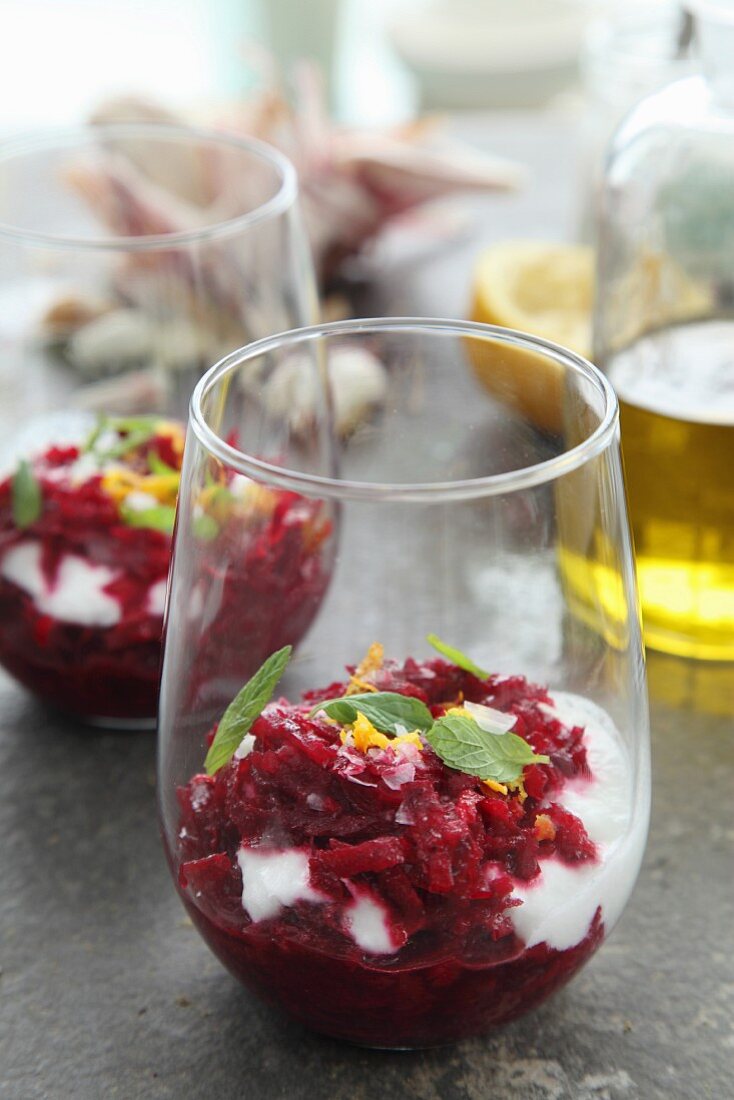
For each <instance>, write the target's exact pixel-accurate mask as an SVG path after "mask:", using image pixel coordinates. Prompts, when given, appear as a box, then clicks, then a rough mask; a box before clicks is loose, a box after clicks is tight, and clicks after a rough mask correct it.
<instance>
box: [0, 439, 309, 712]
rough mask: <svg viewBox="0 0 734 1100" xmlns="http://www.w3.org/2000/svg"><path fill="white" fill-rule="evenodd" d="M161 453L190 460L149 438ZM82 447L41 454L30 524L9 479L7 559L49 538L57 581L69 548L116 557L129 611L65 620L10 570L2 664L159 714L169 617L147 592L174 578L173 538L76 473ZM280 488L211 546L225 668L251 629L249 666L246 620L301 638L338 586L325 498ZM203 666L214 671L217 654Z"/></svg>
mask: <svg viewBox="0 0 734 1100" xmlns="http://www.w3.org/2000/svg"><path fill="white" fill-rule="evenodd" d="M151 451H155V452H156V453H157V455H158V457H159V458H160V459H161V460H162V461H163V462H165V463H166V465H168V466H170V467H172V468H173V469H174V470H176V471H178V470H179V469H180V466H181V454H180V453H179V451H178V450H177V449H175V448H174V446H173V444H172V441H171V439H170V438H169V437H168V436H167V435H156V436H154V437H153V438H152V439H151V440H150V441H149V442H148V443H146V444H144V445H143V446H142V447H140V448H139V449H138V450H137V452H136V456H135V459H134V461H135V462H136V463H138V464H139V465H140V466H141V468H143V469H145V468H146V466H147V461H148V455H149V452H151ZM80 453H81V452H80V449H79V448H78V447H74V446H70V447H51V448H49V449H48V450H47V451H46V452H45V453H44V454H42V455H40V456H37V457H36V458H34V459H33V461H32V466H33V471H34V474H35V477H36V479H37V480H38V482H39V483H40V485H41V489H42V495H43V509H42V512H41V515H40V516H39V518H38V519H37V520H36V521H35V522H34V523H32V524H31V525H30V526H28V527H27V528H24V529H22V530H21V529H19V528H17V527H16V526H15V524H14V522H13V517H12V509H11V492H12V488H11V486H12V479H11V478H10V477H8V478H6V479H5V480H2V481H0V563H1V562H2V558H3V556H4V554H5V553H6V552H7V551H9V550H10V549H11V548H12V547H14V546H16V545H17V544H19V543H22V542H25V541H27V540H33V541H34V542H38V543H40V544H41V554H42V557H41V567H42V570H43V572H44V575H45V577H46V579H47V580H48V582H49V583H51V584H53V582H54V580H55V578H56V575H57V572H58V568H59V565H60V563H61V561H62V559H63V558H64V557H65V556H67V555H69V554H73V555H78V556H79V557H81V558H83V559H84V560H86V561H88V562H90V563H93V564H95V565H106V566H109V567H110V568H113V569H115V570H116V571H118V573H119V575H118V576H117V577H116V578H115V579H114V580H113V581H112V582H111V583H110V584H108V585H107V586H106V587H105V588H104V592H105V593H107V594H108V595H110V596H113V597H115V599H117V601H118V602H119V604H120V611H121V615H120V620H119V622H117V623H116V624H114V625H113V626H109V627H100V626H82V625H79V624H76V623H71V622H66V621H62V620H60V619H57V618H53V617H51V616H50V615H46V614H43V613H41V612H40V611H39V610H38V608H37V606H36V604H35V602H34V599H33V597H32V596H31V595H30V594H28V593H27V592H25V591H24V590H23V589H22V588H20V587H19V586H18V585H16V584H15V583H13V582H12V581H10V580H8V579H6V578H4V577H2V576H1V575H0V664H2V665H3V666H4V667H5V668H6V669H7V670H8V671H9V672H10V673H11V674H12V675H13V676H14V677H15V678H16V679H17V680H18V681H20V683H22V684H23V685H24V686H25V687H27V688H28V689H29V690H30V691H32V692H34V693H35V694H36V695H38V696H39V697H40V698H42V699H44V700H45V701H46V702H49V703H51V704H52V705H54V706H57V707H59V708H60V709H62V710H66V711H68V712H70V713H73V714H77V715H80V716H82V717H85V718H90V719H101V720H105V721H110V722H115V721H121V722H129V721H138V720H146V721H149V720H152V719H154V718H155V715H156V711H157V697H158V679H159V665H160V655H161V633H162V628H163V617H162V615H161V614H155V613H152V611H151V610H149V609H148V608H146V601H147V596H148V593H149V591H150V589H151V587H152V586H153V585H155V584H157V583H158V582H161V581H165V580H166V578H167V575H168V566H169V561H170V554H171V539H170V536H169V535H168V534H166V533H165V532H162V531H159V530H154V529H152V528H147V527H133V526H129V525H128V524H126V523H125V522H123V520H122V519H121V517H120V511H119V508H118V506H117V504H116V502H115V500H114V499H113V498H112V497H111V496H110V495H109V494H108V493H107V492H106V491H105V490H104V489H103V487H102V476H101V475H97V476H92V477H89V478H88V479H87V480H84V481H82V482H81V483H79V482H77V483H75V482H74V481H73V479H72V477H71V476H70V471H71V468H72V466H73V464H74V463H75V462H76V460H77V459H78V458H79V456H80ZM229 477H230V478H231V475H229ZM276 497H277V501H276V504H275V507H274V509H273V511H272V514H269V515H267V516H264V517H262V519H261V520H260V521H258V522H255V523H254V524H253V523H250V524H248V528H247V531H246V532H244V531H243V527H242V523H240V522H236V521H235V522H231V523H228V524H224V525H223V526H222V528H221V530H220V532H219V534H218V535H217V536H216V537H215V538H212V539H210V540H209V541H208V542H206V543H204V544H203V545H204V551H203V556H204V570H205V573H206V576H207V577H208V578H210V579H212V578H214V580H215V581H216V583H218V584H223V596H222V602H221V607H220V610H219V612H218V613H217V615H216V616H215V618H214V621H213V622H212V623H210V624H209V626H208V628H207V631H206V637H205V639H204V641H205V643H206V644H205V646H204V652H211V651H212V650H213V649H216V648H217V646H218V647H219V658H218V659H217V661H216V662H213V663H212V669H213V670H215V669H218V670H220V671H221V668H222V666H223V664H225V663H226V660H227V649H226V645H225V644H224V641H223V640H224V639H226V638H228V637H229V638H238V639H239V642H240V646H239V648H238V651H237V652H238V661H239V664H240V665H241V662H242V656H241V654H242V648H241V641H242V638H243V637H244V636H246V634H245V631H246V630H249V631H250V632H251V635H252V636H253V637H255V636H257V637H259V638H260V637H261V638H263V639H264V640H265V642H264V644H265V645H266V646H267V645H270V644H272V648H280V647H281V646H282V645H285V644H286V643H291V644H295V643H297V642H298V641H300V639H301V637H302V636H303V634H304V633H305V631H306V630H307V629H308V626H309V625H310V623H311V620H312V619H313V616H314V614H315V613H316V610H317V608H318V606H319V603H320V600H321V598H322V596H323V594H324V592H325V590H326V587H327V584H328V580H329V568H328V565H329V562H328V559H327V555H326V554H325V553H324V552H323V549H322V543H327V542H328V540H329V536H330V533H331V527H330V525H329V524H328V523H326V522H323V521H321V520H320V516H319V506H318V505H316V504H314V503H312V502H306V501H304V500H303V498H301V497H298V496H297V495H296V494H294V493H287V492H278V493H276ZM317 519H318V522H317ZM315 531H316V532H317V534H316V535H315V534H314V532H315ZM235 627H236V629H235ZM271 640H272V641H271ZM251 657H252V660H253V661H254V664H255V666H256V665H257V664H258V663H260V662H259V660H258V656H257V653H254V652H253V654H252V655H251ZM200 671H201V672H202V675H206V672H207V662H206V659H205V660H203V661H202V663H201V669H200ZM247 674H249V673H247Z"/></svg>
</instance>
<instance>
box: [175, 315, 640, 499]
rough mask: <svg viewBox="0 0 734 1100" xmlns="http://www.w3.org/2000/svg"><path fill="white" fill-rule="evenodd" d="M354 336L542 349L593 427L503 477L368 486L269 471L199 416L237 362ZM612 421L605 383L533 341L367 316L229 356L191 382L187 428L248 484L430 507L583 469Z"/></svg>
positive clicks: (547, 344) (615, 409)
mask: <svg viewBox="0 0 734 1100" xmlns="http://www.w3.org/2000/svg"><path fill="white" fill-rule="evenodd" d="M361 333H393V334H397V333H414V334H426V333H436V334H442V335H451V336H470V337H471V336H473V337H482V338H484V339H489V338H492V339H495V340H498V341H499V342H501V343H505V344H511V345H514V346H520V347H526V348H529V349H531V350H534V351H540V352H542V353H543V354H544V355H545V356H546V357H547V358H548V359H551V360H555V361H556V362H561V363H563V364H564V365H565V366H567V367H569V368H570V369H571V370H573V371H575V372H576V373H577V374H579V375H582V376H583V377H585V378H586V379H588V380H589V381H591V382H592V383H593V385H594V386H595V387H596V390H597V392H599V393H600V394H601V395H602V397H603V398H604V401H605V409H604V414H603V416H602V418H601V420H600V422H599V424H598V425H597V426H596V428H594V430H593V431H592V432H591V433H590V434H589V435H588V436H587V437H586V438H585V439H584V440H582V442H581V443H578V444H576V445H575V446H573V447H570V448H569V449H568V450H567V451H564V452H563V453H562V454H560V455H556V456H555V457H554V458H551V459H546V460H545V461H543V462H537V463H534V464H532V465H530V466H524V467H522V468H521V469H519V470H510V471H507V472H506V473H500V474H488V475H486V476H484V477H479V478H465V479H458V480H456V481H432V482H412V483H411V482H406V483H401V482H371V481H351V480H348V479H342V478H338V477H325V476H323V475H321V474H309V473H304V472H302V471H299V470H293V469H291V468H289V467H287V466H276V465H274V464H273V463H271V462H265V461H264V460H263V459H259V458H255V457H254V456H253V455H251V454H248V453H247V452H246V451H242V450H240V449H239V448H237V447H233V446H232V445H231V444H230V443H227V442H226V440H224V439H222V437H221V436H220V435H218V434H217V433H216V432H215V431H214V429H213V428H211V427H210V426H209V424H208V423H207V421H206V418H205V416H204V412H203V408H202V405H203V402H204V400H205V399H206V397H207V396H208V394H209V393H210V392H211V391H212V390H213V389H214V387H215V386H216V385H217V384H218V383H219V382H220V380H221V379H222V378H224V377H225V376H226V375H228V374H231V373H232V372H234V371H235V370H236V369H237V368H238V367H239V366H241V365H242V364H243V363H246V362H248V361H250V360H252V359H255V358H257V357H259V356H261V355H263V354H266V353H268V352H272V351H275V350H278V349H281V348H289V347H294V346H297V345H298V344H303V343H308V342H310V341H314V340H319V339H321V338H322V337H333V336H346V335H352V336H355V335H358V334H361ZM618 422H619V405H618V402H617V396H616V394H615V392H614V389H613V387H612V385H611V383H610V382H609V380H608V379H607V378H606V377H605V376H604V375H603V374H602V372H601V371H600V370H599V369H598V368H597V367H595V366H594V365H593V364H592V363H590V362H589V361H588V360H587V359H584V357H583V356H581V355H578V354H577V353H576V352H573V351H570V350H569V349H568V348H564V347H562V346H561V345H560V344H555V343H553V342H552V341H550V340H545V339H543V338H542V337H539V336H531V335H530V334H528V333H524V332H519V331H518V330H516V329H510V328H502V327H500V326H499V325H485V324H480V323H479V322H476V321H460V320H450V319H442V318H426V317H371V318H358V319H354V320H346V321H332V322H330V323H328V324H321V325H309V326H307V327H304V328H297V329H292V330H290V331H287V332H280V333H275V334H273V335H272V336H266V337H264V338H263V339H261V340H256V341H255V342H254V343H252V344H247V345H245V346H244V347H242V348H238V349H237V350H236V351H233V352H230V354H229V355H226V356H225V357H224V358H223V359H220V360H219V362H218V363H215V364H214V366H212V367H210V368H209V370H208V371H207V372H206V374H204V375H203V376H202V377H201V378H200V379H199V382H198V383H197V385H196V388H195V389H194V392H193V394H192V395H191V402H190V406H189V425H190V427H191V428H192V430H193V432H194V434H195V435H196V437H197V439H198V440H199V442H200V443H201V444H202V446H203V447H204V448H205V449H206V450H207V451H208V452H209V453H210V454H212V455H213V456H214V457H216V458H218V459H219V460H220V461H221V462H222V463H223V464H224V465H226V466H228V467H231V468H233V469H235V470H237V471H238V472H239V473H241V474H244V475H245V476H246V477H249V478H251V479H253V480H255V481H262V482H266V483H267V484H269V485H272V486H275V487H277V488H280V489H291V490H293V491H294V492H297V493H301V494H303V495H308V496H316V497H324V498H331V499H341V500H363V501H372V502H374V501H377V500H379V501H415V502H424V503H437V502H441V501H445V500H454V501H455V500H472V499H476V498H478V497H484V496H496V495H499V494H501V493H507V492H512V491H514V490H518V489H530V488H534V487H535V486H538V485H543V484H544V483H546V482H548V481H553V480H555V479H557V478H558V477H561V476H562V475H564V474H567V473H570V472H571V471H573V470H576V469H578V468H579V467H580V466H583V465H584V464H585V463H586V462H588V461H589V460H590V459H592V458H594V457H596V456H597V455H599V454H601V453H602V451H604V450H606V448H607V447H608V446H609V444H610V443H611V442H612V440H613V438H614V436H615V434H616V430H617V425H618Z"/></svg>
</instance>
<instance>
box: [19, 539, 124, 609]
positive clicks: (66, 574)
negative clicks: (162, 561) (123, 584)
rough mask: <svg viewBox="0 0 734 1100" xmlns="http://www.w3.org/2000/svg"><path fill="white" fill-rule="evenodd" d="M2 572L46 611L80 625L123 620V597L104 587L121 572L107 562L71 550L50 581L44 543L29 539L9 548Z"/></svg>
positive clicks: (37, 605) (38, 606) (36, 604)
mask: <svg viewBox="0 0 734 1100" xmlns="http://www.w3.org/2000/svg"><path fill="white" fill-rule="evenodd" d="M0 573H1V574H2V576H3V577H4V579H5V580H7V581H11V582H12V583H13V584H16V585H17V586H18V587H19V588H22V589H23V591H24V592H27V593H28V595H29V596H32V597H33V602H34V604H35V606H36V607H37V609H38V610H39V611H40V612H41V614H43V615H50V616H51V618H53V619H59V620H60V621H61V622H66V623H75V624H77V625H78V626H101V627H109V626H114V625H115V624H116V623H118V622H119V621H120V616H121V609H120V603H119V601H118V600H117V599H115V597H114V596H110V595H109V594H108V593H107V592H105V591H104V589H105V587H106V586H107V585H108V584H109V583H110V582H111V581H113V580H114V579H115V577H117V575H118V572H117V570H115V569H110V568H109V567H108V566H106V565H93V564H91V563H90V562H88V561H86V559H84V558H80V557H78V556H77V555H76V554H67V555H66V556H65V557H64V558H62V559H61V562H60V565H59V568H58V572H57V574H56V578H55V580H54V581H53V583H51V584H49V582H48V580H47V578H46V576H45V575H44V573H43V570H42V569H41V544H40V543H39V542H35V541H32V540H29V541H27V542H21V543H18V544H17V545H16V546H13V547H12V548H11V549H10V550H8V552H7V553H6V554H5V556H4V557H3V559H2V563H0Z"/></svg>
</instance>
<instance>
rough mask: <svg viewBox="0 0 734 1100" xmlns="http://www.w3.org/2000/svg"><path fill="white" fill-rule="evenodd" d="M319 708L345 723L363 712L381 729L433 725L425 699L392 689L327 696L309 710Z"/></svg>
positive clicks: (386, 730)
mask: <svg viewBox="0 0 734 1100" xmlns="http://www.w3.org/2000/svg"><path fill="white" fill-rule="evenodd" d="M320 710H323V711H325V712H326V714H328V716H329V718H334V719H335V721H337V722H340V723H341V724H342V725H344V726H346V725H350V724H351V723H352V722H356V720H357V714H358V713H360V714H363V715H364V716H365V718H367V719H368V720H369V721H370V722H371V723H372V725H373V726H374V727H375V729H377V730H380V731H381V732H382V733H396V734H397V733H400V732H401V730H400V729H399V728H398V727H402V728H403V729H407V730H421V731H423V732H425V731H426V730H428V729H430V728H431V726H432V725H433V715H432V714H431V712H430V710H429V709H428V707H427V706H426V704H425V703H422V702H421V701H420V699H414V698H413V697H412V696H410V695H399V694H398V693H397V692H394V691H366V692H364V693H360V694H358V695H344V696H342V698H341V699H327V700H326V702H324V703H318V704H317V705H316V706H315V707H314V708H313V710H312V711H311V714H316V713H317V711H320Z"/></svg>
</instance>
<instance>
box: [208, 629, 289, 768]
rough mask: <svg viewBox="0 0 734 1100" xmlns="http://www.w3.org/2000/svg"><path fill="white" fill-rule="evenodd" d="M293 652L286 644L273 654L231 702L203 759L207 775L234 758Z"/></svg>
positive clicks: (269, 698) (268, 699)
mask: <svg viewBox="0 0 734 1100" xmlns="http://www.w3.org/2000/svg"><path fill="white" fill-rule="evenodd" d="M292 651H293V647H292V646H289V645H287V646H284V647H283V648H282V649H279V650H278V651H277V652H276V653H272V654H271V655H270V657H268V659H267V661H265V662H264V664H262V665H261V666H260V668H259V669H258V670H257V672H256V673H255V675H254V676H253V677H252V679H251V680H248V682H247V683H246V684H245V686H244V687H243V688H242V690H241V691H240V692H239V693H238V694H237V695H236V696H235V697H234V699H233V700H232V702H231V703H230V704H229V706H228V707H227V709H226V710H225V712H224V714H223V715H222V719H221V721H220V723H219V726H218V728H217V732H216V734H215V736H214V740H213V741H212V743H211V745H210V746H209V751H208V753H207V754H206V759H205V760H204V768H205V770H206V773H207V775H214V773H215V772H218V771H219V769H220V768H221V767H223V766H224V765H225V764H228V763H229V761H230V760H231V759H232V757H233V756H234V754H235V751H236V749H237V748H238V746H239V745H240V743H241V741H242V738H243V737H244V736H245V734H246V733H249V731H250V727H251V726H252V723H253V722H254V721H255V719H256V718H258V717H259V716H260V714H261V713H262V711H263V708H264V707H266V706H267V704H268V703H269V702H270V700H271V698H272V696H273V692H274V691H275V688H276V686H277V684H278V681H279V680H280V678H281V676H282V675H283V673H284V672H285V669H286V666H287V664H288V662H289V660H290V658H291V653H292Z"/></svg>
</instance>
